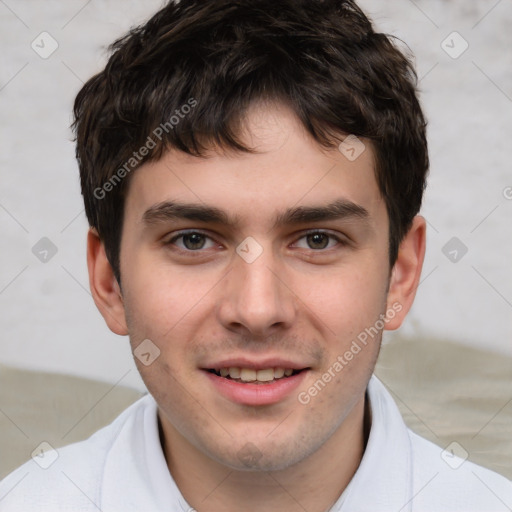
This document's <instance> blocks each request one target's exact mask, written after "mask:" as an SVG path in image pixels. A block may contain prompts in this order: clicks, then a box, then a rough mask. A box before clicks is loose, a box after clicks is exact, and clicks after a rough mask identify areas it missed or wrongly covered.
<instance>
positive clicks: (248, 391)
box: [204, 370, 308, 405]
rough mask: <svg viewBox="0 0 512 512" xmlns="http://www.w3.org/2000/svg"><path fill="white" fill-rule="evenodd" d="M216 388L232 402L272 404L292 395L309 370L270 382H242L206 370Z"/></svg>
mask: <svg viewBox="0 0 512 512" xmlns="http://www.w3.org/2000/svg"><path fill="white" fill-rule="evenodd" d="M204 372H205V373H206V376H207V377H208V378H209V379H210V382H211V383H212V384H213V385H214V386H215V388H216V389H217V390H218V391H219V392H220V393H221V394H222V395H224V396H225V397H227V398H228V399H229V400H231V401H232V402H236V403H239V404H244V405H270V404H275V403H278V402H280V401H282V400H284V399H285V398H286V397H288V396H290V395H291V394H292V393H293V392H294V391H295V390H296V389H297V388H298V387H299V386H300V384H301V382H302V381H303V380H304V378H305V377H306V374H307V373H308V370H302V371H301V372H299V373H296V374H295V375H291V376H290V377H286V378H282V379H278V380H276V381H274V382H271V383H268V384H251V383H242V382H238V381H235V380H231V379H226V378H225V377H219V376H218V375H216V374H214V373H211V372H208V371H206V370H204Z"/></svg>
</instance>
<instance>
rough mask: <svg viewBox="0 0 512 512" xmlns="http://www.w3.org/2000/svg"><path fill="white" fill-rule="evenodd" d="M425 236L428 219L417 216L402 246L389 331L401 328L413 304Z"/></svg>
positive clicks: (390, 298) (390, 293)
mask: <svg viewBox="0 0 512 512" xmlns="http://www.w3.org/2000/svg"><path fill="white" fill-rule="evenodd" d="M426 232H427V228H426V222H425V219H424V218H423V217H421V216H419V215H418V216H416V217H414V220H413V222H412V226H411V229H409V231H408V233H407V235H405V237H404V239H403V240H402V243H401V244H400V248H399V250H398V258H397V260H396V262H395V265H394V266H393V270H392V272H391V280H390V283H389V291H388V298H387V311H394V313H395V315H394V316H393V317H391V315H388V319H387V320H386V329H387V330H390V331H392V330H395V329H398V328H399V327H400V325H402V322H403V321H404V318H405V317H406V315H407V313H408V312H409V310H410V309H411V306H412V303H413V302H414V297H415V296H416V290H417V288H418V285H419V282H420V276H421V269H422V268H423V260H424V258H425V246H426Z"/></svg>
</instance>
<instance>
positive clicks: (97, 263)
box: [87, 228, 128, 336]
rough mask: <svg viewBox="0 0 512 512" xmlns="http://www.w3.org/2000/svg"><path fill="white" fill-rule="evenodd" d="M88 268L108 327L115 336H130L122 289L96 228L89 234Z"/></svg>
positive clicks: (98, 306)
mask: <svg viewBox="0 0 512 512" xmlns="http://www.w3.org/2000/svg"><path fill="white" fill-rule="evenodd" d="M87 268H88V269H89V286H90V288H91V293H92V297H93V299H94V302H95V303H96V307H97V308H98V309H99V310H100V313H101V314H102V316H103V318H104V319H105V322H107V325H108V327H109V328H110V330H111V331H112V332H114V333H115V334H119V335H121V336H124V335H126V334H128V327H127V325H126V317H125V311H124V303H123V297H122V294H121V289H120V287H119V284H118V282H117V279H116V278H115V276H114V271H113V270H112V266H111V265H110V262H109V261H108V259H107V255H106V253H105V246H104V245H103V242H102V241H101V240H100V237H99V235H98V232H97V231H96V230H95V229H94V228H91V229H89V233H88V234H87Z"/></svg>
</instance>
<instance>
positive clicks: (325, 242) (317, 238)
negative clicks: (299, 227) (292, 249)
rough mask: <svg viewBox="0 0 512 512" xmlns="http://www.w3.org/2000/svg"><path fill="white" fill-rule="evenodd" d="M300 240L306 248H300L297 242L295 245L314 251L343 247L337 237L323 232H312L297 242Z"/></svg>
mask: <svg viewBox="0 0 512 512" xmlns="http://www.w3.org/2000/svg"><path fill="white" fill-rule="evenodd" d="M300 240H305V241H306V247H305V246H304V245H303V246H302V247H300V246H299V245H298V242H297V243H296V245H297V246H299V248H301V249H312V250H314V251H321V250H324V249H331V248H332V247H335V246H336V245H343V241H342V240H341V239H340V238H339V237H337V236H335V235H333V234H331V233H328V232H325V231H312V232H310V233H307V234H306V235H304V236H302V237H301V238H300V239H299V241H300Z"/></svg>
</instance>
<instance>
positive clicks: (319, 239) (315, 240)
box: [306, 233, 329, 249]
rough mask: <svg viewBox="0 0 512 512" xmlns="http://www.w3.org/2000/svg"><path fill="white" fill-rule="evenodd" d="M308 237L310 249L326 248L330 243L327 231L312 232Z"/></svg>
mask: <svg viewBox="0 0 512 512" xmlns="http://www.w3.org/2000/svg"><path fill="white" fill-rule="evenodd" d="M306 238H307V241H308V246H309V248H310V249H325V248H326V247H327V246H328V245H329V236H328V235H326V234H325V233H312V234H310V235H307V237H306Z"/></svg>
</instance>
